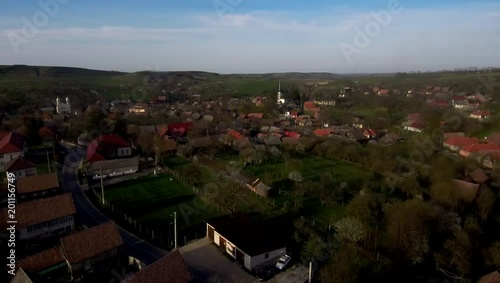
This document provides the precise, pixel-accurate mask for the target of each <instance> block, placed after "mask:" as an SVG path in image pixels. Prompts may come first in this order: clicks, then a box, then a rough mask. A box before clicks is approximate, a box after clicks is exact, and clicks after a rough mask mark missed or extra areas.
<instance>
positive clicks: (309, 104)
mask: <svg viewBox="0 0 500 283" xmlns="http://www.w3.org/2000/svg"><path fill="white" fill-rule="evenodd" d="M315 107H316V104H315V103H314V102H312V101H306V102H304V109H313V108H315Z"/></svg>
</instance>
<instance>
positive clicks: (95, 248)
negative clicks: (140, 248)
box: [61, 221, 123, 278]
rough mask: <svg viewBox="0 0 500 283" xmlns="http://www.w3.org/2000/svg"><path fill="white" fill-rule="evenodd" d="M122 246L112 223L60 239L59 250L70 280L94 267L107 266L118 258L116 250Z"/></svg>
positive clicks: (115, 227)
mask: <svg viewBox="0 0 500 283" xmlns="http://www.w3.org/2000/svg"><path fill="white" fill-rule="evenodd" d="M122 245H123V240H122V238H121V236H120V233H119V232H118V228H117V226H116V224H115V223H114V222H113V221H110V222H107V223H104V224H100V225H98V226H94V227H92V228H88V229H85V230H83V231H80V232H76V233H74V234H71V235H68V236H66V237H64V238H62V239H61V249H62V251H63V254H64V257H65V258H66V261H67V263H68V265H69V273H70V274H71V277H72V278H75V277H78V276H79V275H81V274H82V273H83V272H87V271H90V270H92V269H94V268H96V267H100V266H109V264H110V263H113V262H115V260H116V259H117V258H118V254H119V253H118V249H119V248H120V247H121V246H122ZM89 247H91V248H89Z"/></svg>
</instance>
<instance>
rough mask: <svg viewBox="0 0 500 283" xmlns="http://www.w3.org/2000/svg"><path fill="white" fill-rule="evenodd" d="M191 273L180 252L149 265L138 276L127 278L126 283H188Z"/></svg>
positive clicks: (170, 254) (176, 251)
mask: <svg viewBox="0 0 500 283" xmlns="http://www.w3.org/2000/svg"><path fill="white" fill-rule="evenodd" d="M191 279H192V276H191V273H190V272H189V269H188V267H187V265H186V263H185V262H184V259H183V258H182V256H181V254H180V253H179V251H178V250H175V251H173V252H171V253H169V254H168V255H166V256H164V257H163V258H161V259H159V260H158V261H156V262H154V263H152V264H150V265H148V266H147V267H145V268H144V269H142V270H141V271H139V272H137V273H136V274H134V275H132V276H130V277H128V278H126V279H125V280H123V281H122V282H124V283H157V282H168V283H188V282H190V281H191Z"/></svg>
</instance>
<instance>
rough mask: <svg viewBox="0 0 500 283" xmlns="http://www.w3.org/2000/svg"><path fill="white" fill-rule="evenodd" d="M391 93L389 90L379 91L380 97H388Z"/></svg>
mask: <svg viewBox="0 0 500 283" xmlns="http://www.w3.org/2000/svg"><path fill="white" fill-rule="evenodd" d="M389 93H390V90H388V89H380V90H379V91H377V95H378V96H387V95H389Z"/></svg>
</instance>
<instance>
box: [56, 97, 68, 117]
mask: <svg viewBox="0 0 500 283" xmlns="http://www.w3.org/2000/svg"><path fill="white" fill-rule="evenodd" d="M56 113H57V114H71V105H70V103H69V97H66V103H61V100H60V99H59V97H57V98H56Z"/></svg>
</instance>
